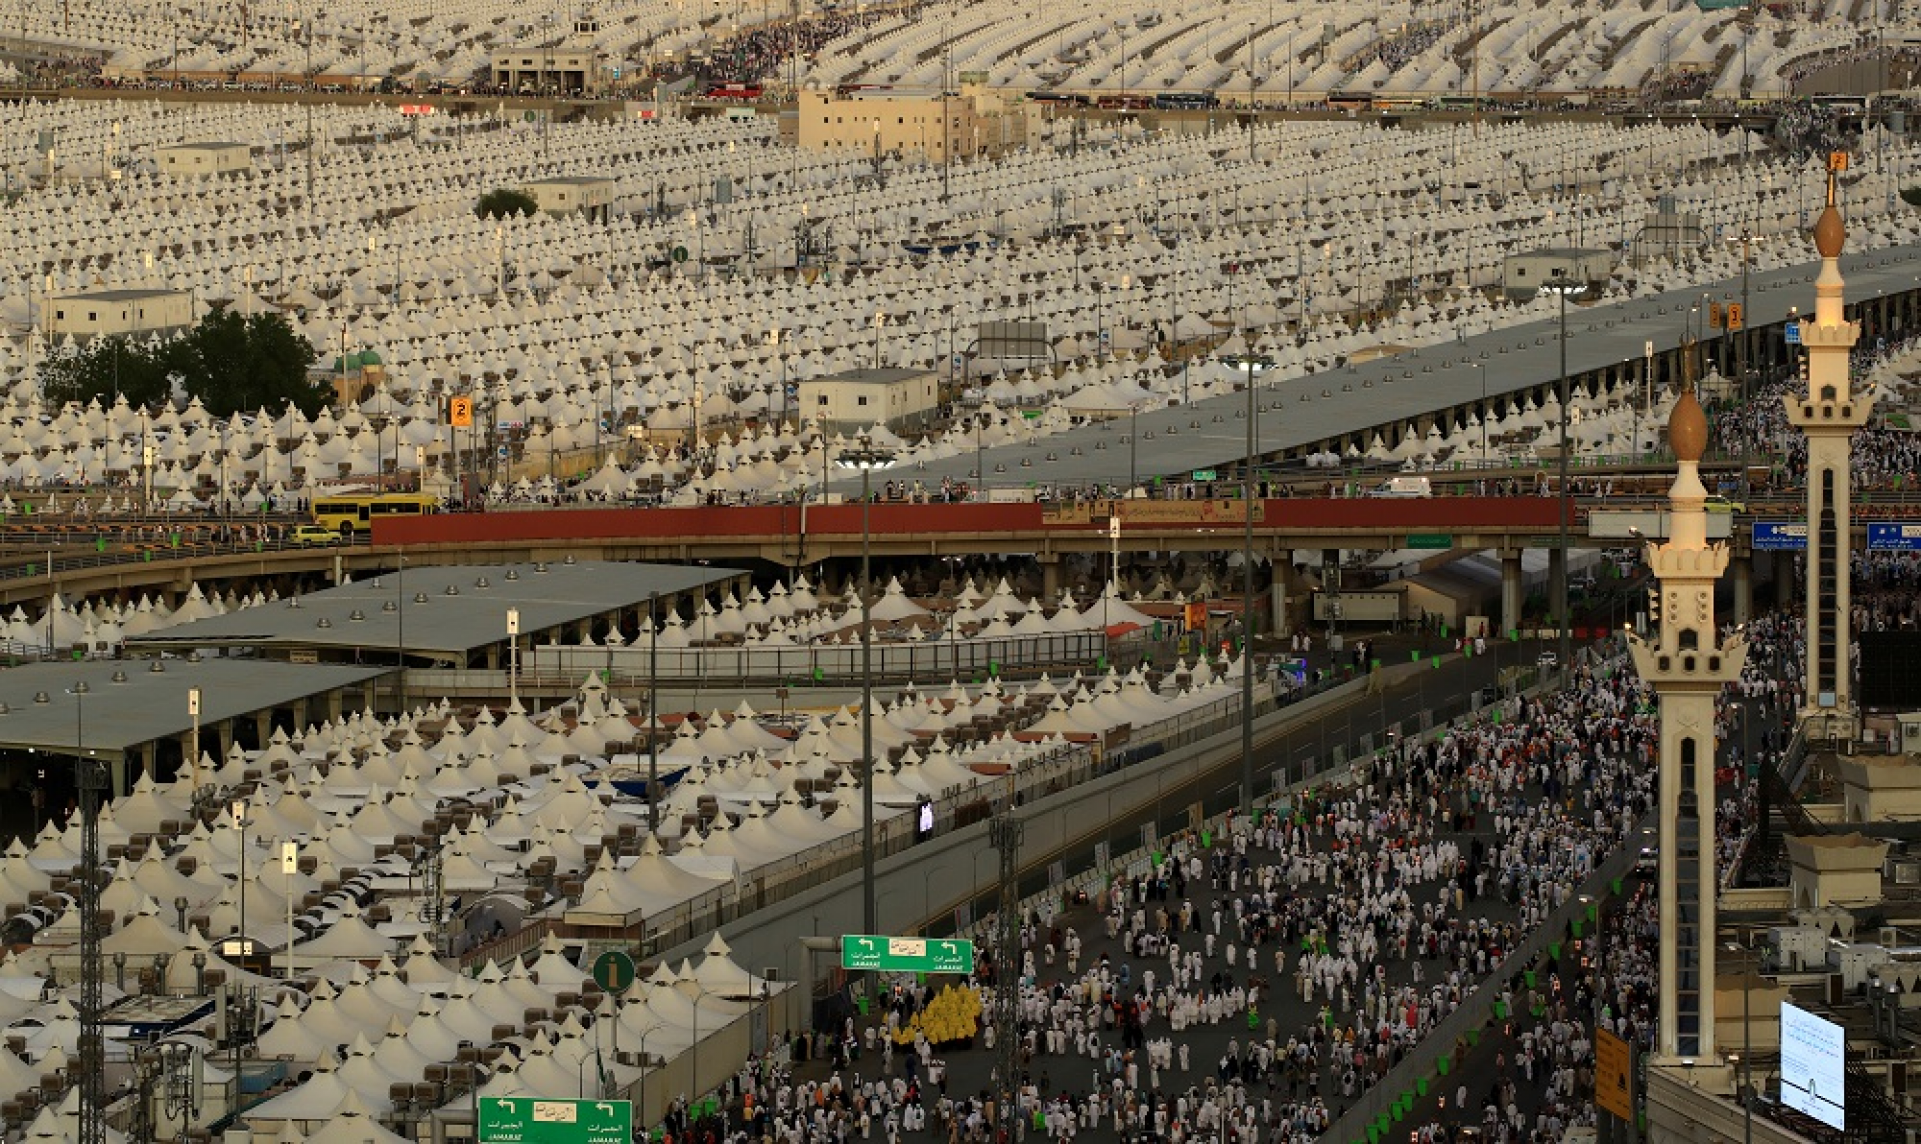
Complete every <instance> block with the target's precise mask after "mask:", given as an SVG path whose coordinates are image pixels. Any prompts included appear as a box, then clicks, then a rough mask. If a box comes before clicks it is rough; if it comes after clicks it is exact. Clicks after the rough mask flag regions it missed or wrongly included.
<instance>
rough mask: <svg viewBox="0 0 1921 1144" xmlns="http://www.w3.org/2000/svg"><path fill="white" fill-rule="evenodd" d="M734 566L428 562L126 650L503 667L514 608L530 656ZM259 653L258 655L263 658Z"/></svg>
mask: <svg viewBox="0 0 1921 1144" xmlns="http://www.w3.org/2000/svg"><path fill="white" fill-rule="evenodd" d="M746 577H747V573H745V572H740V571H736V570H734V569H731V568H698V567H683V566H680V565H673V564H581V563H569V562H566V561H561V562H555V563H534V564H484V565H472V564H469V565H431V566H423V567H419V568H406V569H403V570H401V571H399V572H386V573H382V574H380V575H377V576H372V577H369V578H367V579H363V580H355V581H353V582H351V583H347V584H341V585H339V586H337V587H333V588H326V589H323V590H321V591H318V592H310V593H308V594H307V595H304V596H295V597H293V598H291V599H288V600H285V601H282V602H280V603H277V604H272V605H268V606H266V607H259V608H242V609H240V610H238V611H234V612H229V613H227V614H226V615H224V616H212V617H209V618H207V619H204V620H195V621H194V622H192V623H188V624H181V625H179V626H177V627H171V628H167V629H165V630H163V631H160V632H156V633H153V634H152V635H146V636H139V637H137V638H133V639H129V640H127V642H126V645H125V646H126V647H127V649H128V651H129V652H130V653H135V652H146V653H151V652H155V651H161V650H171V651H182V652H184V651H185V650H187V649H190V648H193V649H207V650H212V649H226V650H228V651H230V652H231V651H240V650H245V649H250V650H251V652H252V654H253V655H255V656H256V657H257V659H283V660H294V661H296V662H299V661H305V662H313V663H360V662H367V663H387V664H392V663H394V662H395V661H396V660H400V659H404V660H405V661H406V662H407V663H408V665H409V666H413V667H419V666H439V667H451V668H469V667H472V668H499V667H505V666H507V664H508V658H509V657H508V652H507V648H508V643H507V613H508V611H509V609H513V610H515V611H516V612H517V613H518V621H519V629H520V633H519V640H520V646H521V649H522V654H523V655H525V654H526V651H527V649H529V648H532V647H535V646H539V645H543V644H548V643H579V642H581V639H582V637H583V636H589V635H591V636H592V637H593V638H595V639H596V640H598V639H601V638H603V637H604V636H605V635H606V633H607V632H608V631H610V630H619V631H620V632H621V633H622V634H623V638H625V637H627V636H631V635H632V634H633V633H634V632H636V631H638V628H639V624H640V623H641V622H642V621H643V620H644V619H645V617H646V615H647V611H648V608H649V602H650V601H651V600H652V599H653V598H654V597H656V596H658V597H659V600H660V607H661V608H662V609H663V611H664V610H665V609H666V608H668V607H670V606H672V604H673V602H674V601H675V599H676V598H677V597H679V596H683V595H689V594H694V595H698V594H704V593H705V592H706V591H708V590H709V589H711V588H716V587H719V586H723V585H727V584H729V583H735V582H738V583H739V585H740V590H741V591H745V580H746ZM256 661H257V660H256Z"/></svg>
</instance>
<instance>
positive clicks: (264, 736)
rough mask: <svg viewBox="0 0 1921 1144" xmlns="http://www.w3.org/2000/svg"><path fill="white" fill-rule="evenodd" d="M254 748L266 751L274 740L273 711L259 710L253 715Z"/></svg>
mask: <svg viewBox="0 0 1921 1144" xmlns="http://www.w3.org/2000/svg"><path fill="white" fill-rule="evenodd" d="M253 733H254V749H255V750H257V751H264V750H266V749H267V744H268V743H270V742H272V741H273V712H271V711H258V712H255V713H254V717H253Z"/></svg>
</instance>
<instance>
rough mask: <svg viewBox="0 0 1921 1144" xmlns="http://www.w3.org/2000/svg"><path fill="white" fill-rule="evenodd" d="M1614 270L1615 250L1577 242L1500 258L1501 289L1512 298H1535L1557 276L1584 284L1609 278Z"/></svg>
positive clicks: (1604, 280)
mask: <svg viewBox="0 0 1921 1144" xmlns="http://www.w3.org/2000/svg"><path fill="white" fill-rule="evenodd" d="M1613 272H1614V252H1613V251H1611V250H1596V249H1593V248H1588V247H1578V246H1547V247H1542V248H1541V249H1539V250H1526V251H1522V252H1521V253H1519V254H1510V255H1508V256H1507V257H1506V258H1505V259H1503V260H1502V262H1501V289H1502V290H1503V291H1504V292H1505V293H1506V294H1507V296H1508V297H1509V298H1513V299H1516V300H1517V301H1518V300H1522V299H1527V298H1532V297H1534V295H1536V294H1538V293H1540V291H1541V288H1542V287H1543V286H1545V285H1547V283H1549V282H1551V281H1553V280H1554V279H1556V278H1571V279H1573V280H1574V281H1576V282H1578V283H1580V284H1581V285H1582V286H1588V285H1591V284H1594V283H1597V282H1606V281H1607V280H1608V276H1609V275H1610V274H1612V273H1613Z"/></svg>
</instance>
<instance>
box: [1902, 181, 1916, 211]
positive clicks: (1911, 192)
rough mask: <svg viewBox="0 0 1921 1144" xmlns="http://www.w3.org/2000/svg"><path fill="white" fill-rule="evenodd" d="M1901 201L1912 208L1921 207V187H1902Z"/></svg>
mask: <svg viewBox="0 0 1921 1144" xmlns="http://www.w3.org/2000/svg"><path fill="white" fill-rule="evenodd" d="M1901 201H1902V202H1904V203H1906V204H1908V205H1909V206H1911V207H1921V186H1915V187H1902V188H1901Z"/></svg>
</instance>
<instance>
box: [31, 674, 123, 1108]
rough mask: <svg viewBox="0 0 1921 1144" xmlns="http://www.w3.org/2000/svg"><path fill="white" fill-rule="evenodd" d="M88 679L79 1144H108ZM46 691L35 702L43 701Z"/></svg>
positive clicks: (78, 724) (100, 875)
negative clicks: (88, 719) (104, 1090)
mask: <svg viewBox="0 0 1921 1144" xmlns="http://www.w3.org/2000/svg"><path fill="white" fill-rule="evenodd" d="M88 690H89V688H88V687H87V682H86V680H84V679H83V680H81V681H79V682H77V683H75V684H74V685H73V686H72V687H71V688H69V689H68V691H67V693H68V694H69V695H72V696H73V753H74V760H73V762H74V778H75V780H76V782H75V785H76V786H77V787H79V793H80V1040H79V1042H78V1044H77V1045H76V1048H77V1049H78V1052H77V1053H76V1054H75V1057H76V1060H75V1065H76V1066H77V1067H78V1069H79V1071H80V1078H79V1079H80V1134H79V1139H80V1141H81V1144H106V1139H107V1109H106V1097H105V1094H104V1092H103V1090H102V1079H103V1074H104V1073H105V1071H106V1039H105V1032H104V1030H103V1029H102V1028H101V1024H100V1017H101V1011H102V1008H103V1005H102V1001H101V984H102V983H101V980H100V974H101V970H102V966H101V964H100V941H101V938H102V937H103V935H102V933H101V930H100V891H101V888H102V887H101V882H102V881H103V880H104V878H105V876H106V874H105V871H103V870H102V869H101V868H100V795H101V792H102V791H104V790H105V789H106V786H107V775H106V766H105V764H103V763H102V762H101V761H100V760H98V759H96V758H94V757H93V755H92V753H91V752H89V751H88V750H87V746H86V738H87V736H86V725H87V722H86V696H87V692H88ZM44 697H45V693H44V692H42V693H41V694H40V695H39V696H36V699H44Z"/></svg>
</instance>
